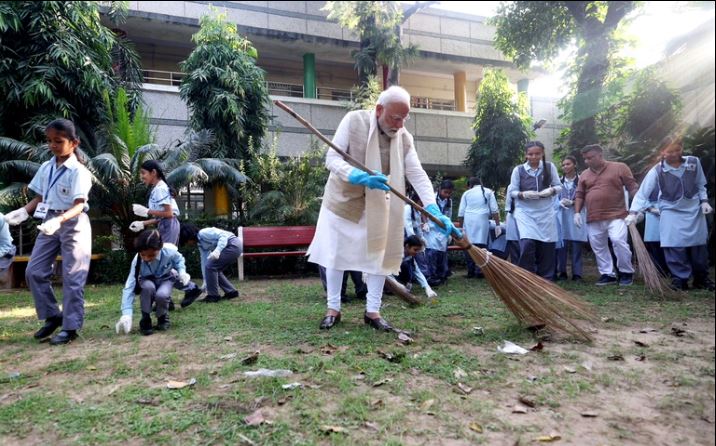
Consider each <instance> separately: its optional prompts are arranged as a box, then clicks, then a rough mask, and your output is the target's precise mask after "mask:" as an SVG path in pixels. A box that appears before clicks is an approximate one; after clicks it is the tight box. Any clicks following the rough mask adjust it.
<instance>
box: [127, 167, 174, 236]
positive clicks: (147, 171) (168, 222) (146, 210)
mask: <svg viewBox="0 0 716 446" xmlns="http://www.w3.org/2000/svg"><path fill="white" fill-rule="evenodd" d="M139 178H140V179H141V180H142V182H143V183H144V184H146V185H147V186H149V187H151V188H152V191H151V193H150V194H149V207H145V206H142V205H141V204H133V205H132V210H133V211H134V214H135V215H137V216H139V217H155V218H151V219H149V220H144V221H134V222H132V224H131V225H129V229H131V230H132V231H134V232H139V231H142V230H144V229H145V228H146V227H147V226H156V227H157V230H159V233H160V234H161V235H162V240H163V241H164V243H171V244H173V245H177V243H179V220H177V217H176V215H175V213H174V209H173V207H172V202H174V203H176V202H175V201H174V198H173V197H172V193H171V190H170V189H169V186H168V185H167V183H166V177H165V176H164V171H162V167H161V165H160V164H159V162H158V161H156V160H147V161H145V162H143V163H142V166H141V167H140V169H139ZM176 210H177V212H178V211H179V208H178V206H177V208H176Z"/></svg>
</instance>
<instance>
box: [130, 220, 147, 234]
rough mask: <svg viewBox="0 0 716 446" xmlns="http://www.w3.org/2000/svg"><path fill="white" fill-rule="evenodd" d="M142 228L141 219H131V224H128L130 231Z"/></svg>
mask: <svg viewBox="0 0 716 446" xmlns="http://www.w3.org/2000/svg"><path fill="white" fill-rule="evenodd" d="M142 229H144V222H143V221H139V220H137V221H133V222H132V224H130V225H129V230H130V231H132V232H139V231H141V230H142Z"/></svg>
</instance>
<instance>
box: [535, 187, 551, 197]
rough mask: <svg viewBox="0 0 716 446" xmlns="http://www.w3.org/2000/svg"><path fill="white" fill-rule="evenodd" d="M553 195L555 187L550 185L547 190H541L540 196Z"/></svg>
mask: <svg viewBox="0 0 716 446" xmlns="http://www.w3.org/2000/svg"><path fill="white" fill-rule="evenodd" d="M552 195H554V188H553V187H548V188H547V189H545V190H543V191H541V192H540V193H539V196H540V197H541V198H547V197H551V196H552Z"/></svg>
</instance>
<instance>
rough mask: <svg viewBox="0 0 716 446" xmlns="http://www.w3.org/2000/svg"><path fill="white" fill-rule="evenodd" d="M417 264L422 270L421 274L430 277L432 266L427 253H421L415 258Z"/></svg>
mask: <svg viewBox="0 0 716 446" xmlns="http://www.w3.org/2000/svg"><path fill="white" fill-rule="evenodd" d="M415 263H417V264H418V268H420V272H421V273H423V276H425V277H428V275H429V273H430V265H428V256H427V254H426V253H425V251H421V252H419V253H418V254H417V255H416V256H415Z"/></svg>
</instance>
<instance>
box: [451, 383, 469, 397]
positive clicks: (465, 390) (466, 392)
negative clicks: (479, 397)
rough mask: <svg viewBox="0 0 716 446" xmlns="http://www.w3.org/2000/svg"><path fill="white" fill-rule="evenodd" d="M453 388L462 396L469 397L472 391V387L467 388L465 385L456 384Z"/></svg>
mask: <svg viewBox="0 0 716 446" xmlns="http://www.w3.org/2000/svg"><path fill="white" fill-rule="evenodd" d="M455 387H457V389H458V390H459V391H460V393H462V394H464V395H469V394H470V393H472V391H473V388H472V387H470V386H468V385H467V384H463V383H457V385H456V386H455Z"/></svg>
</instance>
